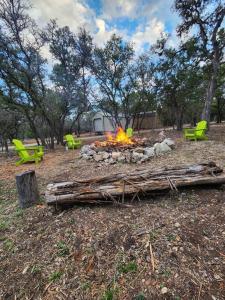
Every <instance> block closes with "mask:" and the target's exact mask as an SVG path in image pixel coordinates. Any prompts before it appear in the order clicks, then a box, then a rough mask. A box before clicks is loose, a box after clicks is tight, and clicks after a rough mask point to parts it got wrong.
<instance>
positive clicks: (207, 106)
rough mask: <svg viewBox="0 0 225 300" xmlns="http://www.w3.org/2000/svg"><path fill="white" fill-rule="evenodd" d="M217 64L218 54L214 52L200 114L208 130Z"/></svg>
mask: <svg viewBox="0 0 225 300" xmlns="http://www.w3.org/2000/svg"><path fill="white" fill-rule="evenodd" d="M219 64H220V63H219V54H218V53H217V51H216V52H215V54H214V59H213V61H212V74H211V77H210V80H209V84H208V89H207V93H206V99H205V104H204V108H203V112H202V120H206V121H207V122H208V128H209V123H210V114H211V104H212V100H213V97H214V96H215V90H216V81H217V74H218V70H219Z"/></svg>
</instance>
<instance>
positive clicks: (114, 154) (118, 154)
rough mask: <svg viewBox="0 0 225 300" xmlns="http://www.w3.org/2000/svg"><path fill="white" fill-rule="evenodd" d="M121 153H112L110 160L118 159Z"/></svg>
mask: <svg viewBox="0 0 225 300" xmlns="http://www.w3.org/2000/svg"><path fill="white" fill-rule="evenodd" d="M120 155H121V152H112V159H115V160H116V159H118V157H120Z"/></svg>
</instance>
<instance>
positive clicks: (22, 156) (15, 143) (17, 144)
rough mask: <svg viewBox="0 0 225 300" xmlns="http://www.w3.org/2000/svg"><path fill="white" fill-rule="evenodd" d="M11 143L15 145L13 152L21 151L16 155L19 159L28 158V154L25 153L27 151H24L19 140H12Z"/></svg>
mask: <svg viewBox="0 0 225 300" xmlns="http://www.w3.org/2000/svg"><path fill="white" fill-rule="evenodd" d="M12 142H13V144H14V145H15V150H22V149H23V150H22V151H18V155H19V156H20V157H21V158H28V157H29V156H30V155H29V153H28V152H27V150H26V149H25V147H24V145H23V143H22V142H21V141H20V140H17V139H13V140H12Z"/></svg>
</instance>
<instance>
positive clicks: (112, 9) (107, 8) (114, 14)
mask: <svg viewBox="0 0 225 300" xmlns="http://www.w3.org/2000/svg"><path fill="white" fill-rule="evenodd" d="M142 2H143V0H103V1H102V5H103V7H102V10H103V15H102V17H103V18H105V19H109V20H111V19H113V18H119V17H129V18H134V17H136V16H137V12H138V9H139V8H140V6H142V4H143V3H142Z"/></svg>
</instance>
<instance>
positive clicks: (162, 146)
mask: <svg viewBox="0 0 225 300" xmlns="http://www.w3.org/2000/svg"><path fill="white" fill-rule="evenodd" d="M160 150H161V153H166V152H170V151H171V148H170V147H169V146H168V145H167V144H166V143H164V142H162V143H160Z"/></svg>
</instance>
